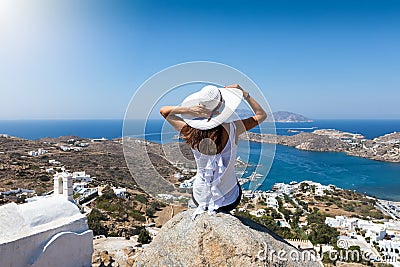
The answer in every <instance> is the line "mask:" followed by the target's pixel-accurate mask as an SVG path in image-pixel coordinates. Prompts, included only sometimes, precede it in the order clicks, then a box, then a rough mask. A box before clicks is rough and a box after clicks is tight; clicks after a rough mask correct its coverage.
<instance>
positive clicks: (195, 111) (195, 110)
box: [185, 105, 212, 117]
mask: <svg viewBox="0 0 400 267" xmlns="http://www.w3.org/2000/svg"><path fill="white" fill-rule="evenodd" d="M185 113H187V114H190V115H192V116H195V117H208V116H211V114H212V112H211V111H210V110H208V109H206V108H205V107H204V106H203V105H197V106H192V107H188V108H187V112H185Z"/></svg>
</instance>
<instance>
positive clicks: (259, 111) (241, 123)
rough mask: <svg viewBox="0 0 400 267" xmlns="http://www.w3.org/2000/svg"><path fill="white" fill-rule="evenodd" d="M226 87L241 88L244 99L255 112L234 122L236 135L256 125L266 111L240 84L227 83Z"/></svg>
mask: <svg viewBox="0 0 400 267" xmlns="http://www.w3.org/2000/svg"><path fill="white" fill-rule="evenodd" d="M226 87H227V88H237V89H240V90H242V92H243V97H244V99H245V100H246V101H247V103H249V105H250V107H251V109H252V110H253V112H254V114H255V115H254V116H253V117H250V118H247V119H243V120H238V121H236V122H235V123H236V134H237V136H239V135H240V134H242V133H244V132H245V131H248V130H250V129H252V128H254V127H256V126H257V125H259V124H260V123H262V122H263V121H264V120H265V119H266V118H267V113H266V112H265V110H264V109H263V108H262V107H261V105H260V104H258V102H257V101H256V100H255V99H254V98H252V97H251V95H250V94H249V92H246V91H245V90H243V89H242V88H241V87H240V85H238V84H232V85H228V86H226Z"/></svg>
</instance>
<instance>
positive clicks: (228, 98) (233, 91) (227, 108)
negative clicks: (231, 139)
mask: <svg viewBox="0 0 400 267" xmlns="http://www.w3.org/2000/svg"><path fill="white" fill-rule="evenodd" d="M242 98H243V92H242V90H239V89H237V88H218V87H216V86H214V85H207V86H204V87H203V88H202V89H201V90H200V91H198V92H196V93H194V94H191V95H189V96H188V97H186V98H185V99H184V100H183V102H182V104H181V106H182V107H192V106H197V105H204V107H205V108H206V109H208V110H209V111H210V112H211V111H214V109H215V108H216V107H218V104H219V103H220V101H222V104H221V106H220V107H219V108H218V110H217V112H215V111H214V114H215V115H212V116H211V118H210V117H194V116H190V115H186V114H185V115H183V114H182V118H183V120H184V121H185V122H186V123H187V124H189V126H191V127H193V128H196V129H199V130H209V129H212V128H214V127H216V126H218V125H220V124H222V123H224V122H231V121H232V120H233V118H236V117H237V116H234V115H235V110H236V108H237V107H238V106H239V104H240V102H241V101H242Z"/></svg>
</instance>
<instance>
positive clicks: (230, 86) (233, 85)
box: [225, 83, 248, 96]
mask: <svg viewBox="0 0 400 267" xmlns="http://www.w3.org/2000/svg"><path fill="white" fill-rule="evenodd" d="M225 88H236V89H239V90H241V91H242V93H243V95H244V96H246V95H248V92H246V91H245V90H243V88H242V87H240V85H239V84H237V83H234V84H231V85H227V86H225Z"/></svg>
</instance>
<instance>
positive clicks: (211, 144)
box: [181, 124, 225, 155]
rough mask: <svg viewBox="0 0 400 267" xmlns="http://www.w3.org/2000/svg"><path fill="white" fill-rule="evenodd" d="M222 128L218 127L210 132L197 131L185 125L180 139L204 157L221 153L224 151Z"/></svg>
mask: <svg viewBox="0 0 400 267" xmlns="http://www.w3.org/2000/svg"><path fill="white" fill-rule="evenodd" d="M223 131H225V129H224V127H223V126H222V124H221V125H218V126H217V127H215V128H212V129H210V130H199V129H196V128H193V127H191V126H189V125H187V124H186V125H185V126H184V127H183V128H182V130H181V134H182V139H183V140H185V141H186V143H187V144H188V145H189V146H190V147H191V148H192V149H197V150H198V151H199V152H200V153H202V154H206V155H215V154H218V153H221V152H222V150H223V149H224V145H223V144H222V135H223Z"/></svg>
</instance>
